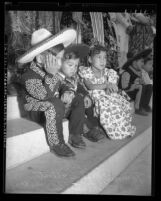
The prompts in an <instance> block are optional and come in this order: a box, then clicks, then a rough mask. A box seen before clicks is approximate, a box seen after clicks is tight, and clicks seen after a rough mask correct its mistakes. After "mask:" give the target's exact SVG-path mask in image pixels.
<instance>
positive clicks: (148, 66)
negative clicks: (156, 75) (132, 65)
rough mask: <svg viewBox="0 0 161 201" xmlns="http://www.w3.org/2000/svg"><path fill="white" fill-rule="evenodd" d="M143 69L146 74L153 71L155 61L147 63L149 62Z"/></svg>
mask: <svg viewBox="0 0 161 201" xmlns="http://www.w3.org/2000/svg"><path fill="white" fill-rule="evenodd" d="M143 69H144V70H145V71H146V72H150V71H153V60H149V61H147V62H146V63H145V64H144V66H143Z"/></svg>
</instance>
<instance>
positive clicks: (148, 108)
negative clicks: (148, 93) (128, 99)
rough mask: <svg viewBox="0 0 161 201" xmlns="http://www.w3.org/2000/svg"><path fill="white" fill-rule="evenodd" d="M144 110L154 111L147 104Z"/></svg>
mask: <svg viewBox="0 0 161 201" xmlns="http://www.w3.org/2000/svg"><path fill="white" fill-rule="evenodd" d="M144 110H145V111H146V112H149V113H151V112H152V108H151V107H150V106H147V107H146V108H144Z"/></svg>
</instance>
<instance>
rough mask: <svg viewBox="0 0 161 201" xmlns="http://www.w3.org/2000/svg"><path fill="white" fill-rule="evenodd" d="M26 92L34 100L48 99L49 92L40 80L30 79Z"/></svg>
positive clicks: (27, 81)
mask: <svg viewBox="0 0 161 201" xmlns="http://www.w3.org/2000/svg"><path fill="white" fill-rule="evenodd" d="M26 90H27V92H28V93H29V94H31V95H32V96H33V97H34V98H37V99H40V100H43V99H44V98H45V97H46V94H47V91H46V90H45V87H44V86H43V85H42V81H41V80H39V79H28V80H26Z"/></svg>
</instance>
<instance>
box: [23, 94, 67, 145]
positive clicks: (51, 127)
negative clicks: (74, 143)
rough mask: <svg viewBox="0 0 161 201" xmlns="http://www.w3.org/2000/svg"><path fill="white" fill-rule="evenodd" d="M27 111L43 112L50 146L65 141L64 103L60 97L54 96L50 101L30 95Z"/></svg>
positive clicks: (25, 106)
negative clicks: (40, 99) (63, 124)
mask: <svg viewBox="0 0 161 201" xmlns="http://www.w3.org/2000/svg"><path fill="white" fill-rule="evenodd" d="M24 108H25V110H26V111H30V112H31V111H32V112H35V113H36V114H37V113H38V115H39V114H40V113H39V112H42V113H43V118H44V123H43V127H44V129H45V134H46V138H47V142H48V145H49V146H53V145H57V144H59V143H62V142H64V139H63V128H62V120H63V118H64V111H65V109H64V104H63V103H62V101H61V100H60V99H58V98H52V99H51V100H50V101H38V100H36V99H34V98H32V97H28V99H27V103H26V104H25V105H24Z"/></svg>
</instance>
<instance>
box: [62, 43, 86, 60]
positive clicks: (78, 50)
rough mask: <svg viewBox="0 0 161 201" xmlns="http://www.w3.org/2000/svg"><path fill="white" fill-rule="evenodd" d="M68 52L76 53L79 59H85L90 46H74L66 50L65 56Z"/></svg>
mask: <svg viewBox="0 0 161 201" xmlns="http://www.w3.org/2000/svg"><path fill="white" fill-rule="evenodd" d="M68 52H75V53H76V54H78V56H79V58H84V57H85V56H87V55H88V53H89V46H88V45H85V44H83V43H81V44H72V45H69V46H68V47H66V48H65V52H64V54H66V53H68Z"/></svg>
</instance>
